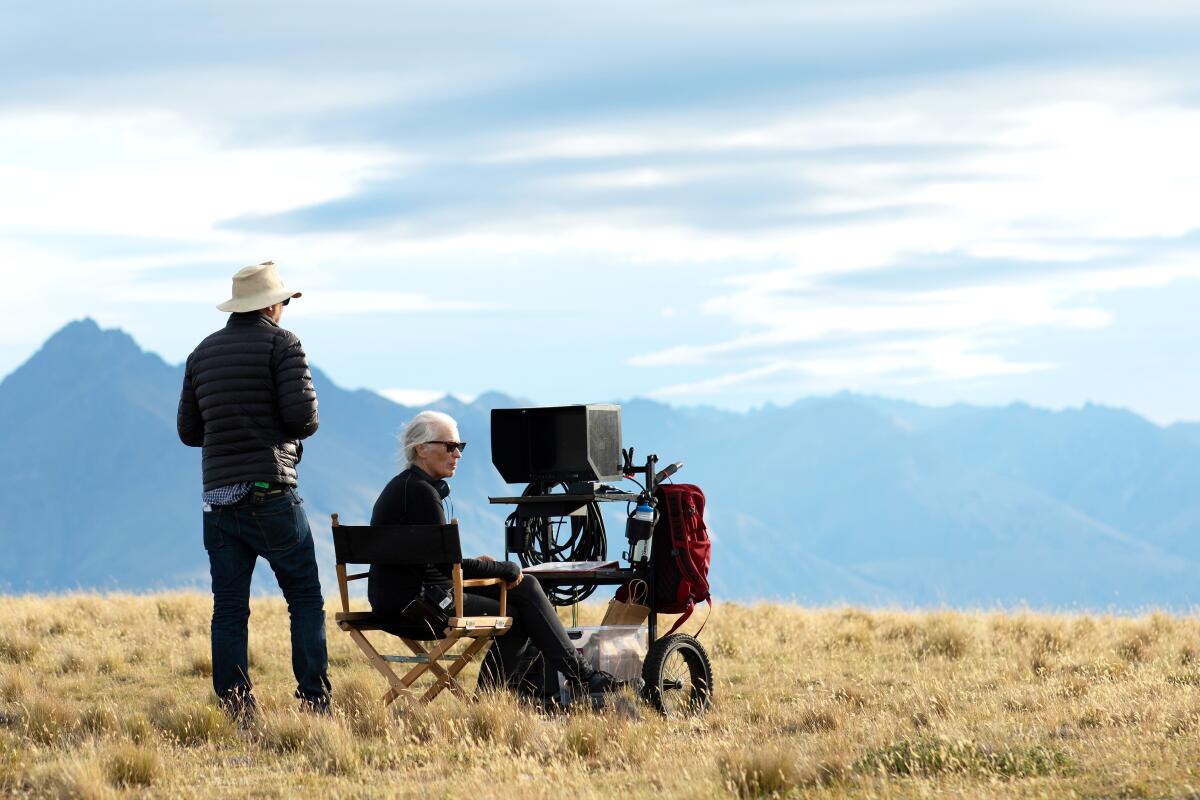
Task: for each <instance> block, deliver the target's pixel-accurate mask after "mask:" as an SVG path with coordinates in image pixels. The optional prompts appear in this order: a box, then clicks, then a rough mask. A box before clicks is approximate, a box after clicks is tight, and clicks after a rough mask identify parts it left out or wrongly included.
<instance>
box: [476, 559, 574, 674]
mask: <svg viewBox="0 0 1200 800" xmlns="http://www.w3.org/2000/svg"><path fill="white" fill-rule="evenodd" d="M463 606H464V609H463V611H464V612H465V613H466V614H467V615H468V616H476V615H480V614H497V613H499V611H500V587H498V586H482V587H479V588H472V589H468V590H466V591H465V592H463ZM508 615H509V616H510V617H512V621H513V624H512V628H511V629H510V630H509V631H508V633H505V634H504V635H503V636H498V637H496V641H495V643H494V644H493V645H492V647H491V649H490V650H488V654H487V656H486V657H485V658H484V660H483V664H482V665H481V667H480V671H479V685H480V687H504V686H509V687H514V688H515V687H517V686H518V685H519V684H522V683H525V684H526V685H535V686H541V685H544V684H543V678H542V672H543V670H544V671H545V674H548V675H553V674H554V673H555V672H561V673H563V675H565V676H567V677H577V676H578V672H579V661H578V658H577V656H576V652H575V646H574V645H573V644H572V643H571V639H570V638H569V637H568V636H567V631H566V629H565V628H563V624H562V623H561V622H559V620H558V615H557V614H556V613H554V606H552V605H550V601H549V600H547V599H546V593H545V592H543V591H542V585H541V584H540V583H538V582H537V580H536V579H534V578H532V577H526V578H525V580H523V581H521V583H520V585H518V586H517V588H515V589H509V590H508ZM539 656H540V658H539ZM539 662H541V663H539ZM535 673H536V674H535Z"/></svg>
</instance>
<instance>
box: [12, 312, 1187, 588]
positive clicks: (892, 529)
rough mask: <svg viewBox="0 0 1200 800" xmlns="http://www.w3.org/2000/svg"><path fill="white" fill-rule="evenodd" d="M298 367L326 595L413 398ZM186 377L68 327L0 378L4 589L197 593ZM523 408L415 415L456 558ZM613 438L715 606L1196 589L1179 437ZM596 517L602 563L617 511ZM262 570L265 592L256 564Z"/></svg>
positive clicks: (852, 400)
mask: <svg viewBox="0 0 1200 800" xmlns="http://www.w3.org/2000/svg"><path fill="white" fill-rule="evenodd" d="M199 338H201V336H200V335H198V336H197V340H199ZM313 372H314V382H315V384H316V388H317V395H318V398H319V404H320V415H321V427H320V430H319V431H318V432H317V434H316V435H315V436H314V437H312V438H311V439H310V440H308V441H307V442H306V443H305V452H304V460H303V462H302V463H301V465H300V482H301V485H300V491H301V494H302V495H303V497H304V499H305V504H306V507H307V510H308V515H309V519H310V521H311V524H312V527H313V532H314V534H315V536H316V540H317V547H318V558H319V559H320V560H321V565H322V568H323V570H326V582H327V587H332V585H333V584H332V582H331V580H330V577H329V576H330V575H331V573H332V563H333V559H332V543H331V541H330V537H329V514H330V512H334V511H336V512H338V513H339V515H340V517H341V519H342V520H343V522H347V523H354V522H365V521H366V520H367V518H368V517H369V516H370V509H371V505H372V504H373V502H374V500H375V497H376V496H377V494H378V492H379V491H380V489H382V487H383V486H384V484H386V483H387V481H388V479H389V478H390V477H391V476H392V475H394V474H395V472H396V470H397V465H396V450H397V441H396V434H397V432H398V431H399V429H400V426H401V425H402V423H403V421H404V420H405V419H407V418H408V417H410V416H411V415H412V414H413V413H414V412H415V411H416V409H414V408H407V407H404V406H401V405H398V404H396V403H394V402H392V401H390V400H388V399H386V398H384V397H382V396H380V395H378V394H375V393H373V392H370V391H367V390H355V391H352V390H347V389H344V388H342V387H339V386H338V385H336V384H335V383H334V382H333V381H332V380H330V378H329V377H328V376H327V375H326V374H325V373H324V372H322V371H321V370H320V369H317V368H315V367H314V370H313ZM181 381H182V367H181V366H178V365H171V364H168V363H166V362H165V361H163V360H162V359H161V358H160V357H158V356H157V355H154V354H152V353H148V352H145V351H144V350H143V349H142V348H141V347H139V346H138V344H137V343H136V342H135V341H134V340H133V339H132V338H131V337H130V336H129V335H128V334H126V333H124V332H122V331H120V330H102V329H101V328H100V327H99V326H98V325H97V324H96V323H95V322H93V321H91V320H82V321H76V322H72V323H70V324H68V325H67V326H65V327H64V328H62V329H61V330H60V331H58V332H57V333H55V334H54V335H53V336H52V337H50V339H48V340H47V341H46V342H45V344H44V345H43V346H42V348H41V349H40V350H39V351H38V352H37V353H35V354H34V355H33V356H32V357H31V358H30V359H29V360H28V361H26V362H25V363H24V364H23V365H21V366H20V367H19V368H18V369H16V370H15V371H14V372H13V373H11V374H10V375H9V376H7V377H6V378H5V379H4V380H3V382H0V509H3V513H0V541H2V542H3V543H4V545H5V548H6V550H7V551H8V553H9V558H7V559H5V560H4V562H3V563H0V587H3V589H4V590H6V591H9V592H45V591H63V590H70V589H123V590H149V589H157V588H168V587H177V586H199V587H203V586H204V585H206V581H207V560H206V557H205V554H204V550H203V547H202V545H201V536H200V526H201V516H200V513H201V512H200V454H199V451H198V450H196V449H192V448H187V447H184V446H183V445H182V444H180V443H179V441H178V439H177V438H176V435H175V427H174V426H175V409H176V403H177V400H178V392H179V386H180V383H181ZM609 400H610V399H609V398H578V401H579V402H606V401H609ZM520 405H529V403H528V401H523V400H520V399H516V398H512V397H508V396H505V395H503V394H499V393H489V394H485V395H482V396H480V397H478V398H476V399H475V400H473V401H471V402H463V401H460V400H457V399H455V398H453V397H446V398H444V399H442V400H441V401H438V402H437V403H436V404H434V406H435V407H437V408H439V409H441V410H444V411H446V412H448V413H450V414H451V415H453V416H454V417H455V418H456V419H457V420H458V421H459V425H460V430H461V433H462V436H463V438H464V439H466V440H467V441H468V442H470V443H471V447H470V449H469V450H468V451H467V453H466V455H465V457H464V459H463V461H462V463H461V466H460V469H459V472H458V475H457V476H456V477H455V478H454V479H453V487H454V492H453V495H452V501H453V503H454V512H455V514H456V515H457V516H458V518H459V519H460V521H461V522H462V526H463V531H464V540H465V541H464V547H465V548H466V549H467V550H469V551H472V552H489V553H492V554H493V555H497V556H499V555H500V554H501V551H502V550H503V534H502V524H503V518H504V516H505V514H506V513H507V510H508V509H506V508H504V507H503V506H496V505H491V504H490V503H489V502H488V499H487V498H488V497H489V496H495V495H501V494H516V493H519V491H520V488H521V487H514V486H506V485H505V484H504V483H503V482H502V481H501V479H500V477H499V475H498V474H497V473H496V471H495V469H494V468H493V467H492V464H491V457H490V452H489V438H490V437H489V431H488V420H489V414H490V411H491V409H492V408H497V407H512V406H520ZM622 426H623V438H624V443H625V444H626V445H630V444H632V445H634V446H636V448H637V451H638V453H639V454H640V455H644V454H646V453H651V452H654V453H658V454H659V455H660V456H661V457H662V458H663V459H664V460H672V461H673V460H682V461H683V462H684V464H685V466H684V470H683V471H682V472H681V473H680V474H679V476H678V480H681V481H687V482H692V483H697V484H699V485H700V486H702V487H703V488H704V490H705V493H706V495H707V497H708V521H709V527H710V529H711V531H712V535H713V541H714V545H713V566H712V579H713V587H714V591H715V595H716V597H717V598H718V599H721V598H725V599H731V600H739V601H750V600H754V599H785V600H794V601H796V602H801V603H809V604H830V603H840V602H846V603H855V604H870V605H892V604H895V605H905V606H913V605H917V606H938V605H948V606H957V607H963V606H972V607H976V606H980V607H992V606H1020V605H1029V606H1032V607H1037V608H1066V609H1072V608H1078V609H1117V610H1134V609H1140V608H1145V607H1149V606H1154V607H1171V608H1186V607H1189V606H1191V605H1192V604H1193V603H1195V602H1196V601H1197V600H1200V589H1198V588H1196V584H1195V583H1194V582H1193V581H1194V580H1195V578H1196V577H1197V575H1198V569H1197V568H1198V566H1200V537H1198V536H1197V534H1198V533H1200V496H1198V495H1197V492H1196V488H1197V487H1200V425H1197V424H1176V425H1172V426H1169V427H1161V426H1157V425H1154V424H1153V423H1151V422H1149V421H1147V420H1145V419H1142V418H1141V417H1139V416H1137V415H1135V414H1133V413H1131V412H1128V411H1124V410H1120V409H1112V408H1106V407H1101V406H1093V405H1088V406H1084V407H1083V408H1078V409H1070V410H1064V411H1049V410H1044V409H1038V408H1033V407H1030V406H1027V405H1023V404H1014V405H1009V406H1006V407H978V406H968V405H956V406H950V407H939V408H935V407H928V406H921V405H917V404H913V403H908V402H902V401H897V400H890V399H886V398H879V397H869V396H862V395H855V394H849V393H843V394H838V395H834V396H829V397H818V398H808V399H805V400H801V401H798V402H795V403H792V404H790V405H786V406H766V407H763V408H759V409H755V410H752V411H749V412H741V413H739V412H732V411H724V410H718V409H713V408H705V407H671V406H667V405H663V404H661V403H657V402H653V401H650V400H644V399H633V400H629V401H626V402H624V403H622ZM606 512H607V513H606V518H607V520H608V522H609V548H610V555H613V556H615V555H618V554H619V552H620V550H621V546H622V545H623V544H624V540H623V537H622V527H621V525H622V519H623V513H624V507H623V506H621V507H620V508H608V509H606ZM264 572H265V575H264ZM258 573H259V575H258V576H257V577H261V578H262V580H259V581H257V583H256V585H257V586H258V587H259V588H261V589H263V590H269V589H270V587H271V580H270V575H269V571H266V570H265V566H264V567H261V568H260V569H259V570H258Z"/></svg>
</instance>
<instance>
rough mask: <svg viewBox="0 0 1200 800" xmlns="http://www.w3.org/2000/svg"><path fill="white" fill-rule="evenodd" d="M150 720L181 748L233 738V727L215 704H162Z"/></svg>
mask: <svg viewBox="0 0 1200 800" xmlns="http://www.w3.org/2000/svg"><path fill="white" fill-rule="evenodd" d="M150 721H151V722H152V723H153V724H154V727H155V728H157V729H158V730H159V731H160V732H161V733H162V734H163V736H164V737H165V738H166V739H167V740H168V741H170V742H172V743H174V744H178V745H182V746H184V747H190V746H194V745H201V744H206V743H208V742H224V741H228V740H229V739H231V738H232V737H233V730H234V727H233V724H232V722H231V721H230V719H229V718H228V717H227V716H225V714H224V713H223V712H222V711H221V710H220V709H218V708H217V707H216V706H214V705H209V704H208V703H199V702H190V703H186V702H185V703H181V704H179V705H174V704H168V705H161V706H159V708H158V709H156V710H155V711H153V712H152V713H151V717H150Z"/></svg>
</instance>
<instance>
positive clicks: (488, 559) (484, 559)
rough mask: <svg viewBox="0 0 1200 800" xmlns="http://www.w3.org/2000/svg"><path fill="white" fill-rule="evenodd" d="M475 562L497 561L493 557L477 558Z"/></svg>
mask: <svg viewBox="0 0 1200 800" xmlns="http://www.w3.org/2000/svg"><path fill="white" fill-rule="evenodd" d="M475 560H476V561H495V560H496V559H494V558H492V557H491V556H476V557H475Z"/></svg>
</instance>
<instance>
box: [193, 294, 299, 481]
mask: <svg viewBox="0 0 1200 800" xmlns="http://www.w3.org/2000/svg"><path fill="white" fill-rule="evenodd" d="M317 425H318V419H317V393H316V390H315V389H313V384H312V373H310V372H309V369H308V359H307V358H306V357H305V355H304V349H303V348H302V347H301V346H300V340H299V339H297V338H296V335H295V334H294V333H292V332H291V331H286V330H284V329H283V328H280V327H279V326H278V325H276V324H275V321H274V320H272V319H271V318H270V317H267V316H264V315H263V314H260V313H259V312H257V311H254V312H250V313H246V314H230V315H229V321H228V323H226V325H225V327H224V328H222V329H221V330H219V331H217V332H216V333H214V334H212V335H210V336H208V337H207V338H205V340H204V341H202V342H201V343H200V344H199V345H198V346H197V347H196V349H195V350H194V351H192V354H191V355H190V356H188V360H187V366H185V367H184V371H183V390H182V391H181V392H180V395H179V412H178V415H177V417H176V429H177V431H178V433H179V439H180V441H182V442H183V443H184V444H186V445H190V446H192V447H203V448H204V452H203V464H204V491H208V490H210V489H215V488H217V487H218V486H228V485H230V484H233V483H243V482H250V481H271V482H273V483H281V484H286V485H288V486H295V485H296V465H297V464H298V463H300V456H301V454H302V453H303V452H304V450H303V446H302V445H301V444H300V440H301V439H304V438H307V437H309V436H311V435H312V434H313V433H315V432H316V430H317Z"/></svg>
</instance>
